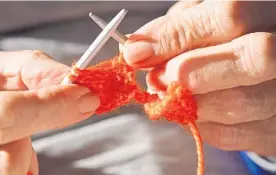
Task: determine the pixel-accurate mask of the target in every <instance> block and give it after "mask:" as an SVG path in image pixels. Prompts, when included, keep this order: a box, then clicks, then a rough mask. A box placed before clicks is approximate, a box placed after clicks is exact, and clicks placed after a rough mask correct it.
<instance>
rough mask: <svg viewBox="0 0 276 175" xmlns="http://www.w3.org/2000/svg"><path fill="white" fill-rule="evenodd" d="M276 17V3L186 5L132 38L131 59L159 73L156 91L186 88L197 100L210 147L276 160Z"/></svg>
mask: <svg viewBox="0 0 276 175" xmlns="http://www.w3.org/2000/svg"><path fill="white" fill-rule="evenodd" d="M273 16H276V3H275V2H262V1H259V2H254V1H251V2H249V1H247V2H246V1H204V2H200V1H197V2H195V1H193V2H187V1H186V2H179V3H177V5H175V6H174V7H172V8H171V9H170V10H169V12H168V13H167V14H166V15H165V16H162V17H160V18H158V19H155V20H153V21H151V22H149V23H148V24H146V25H145V26H143V27H142V28H140V29H139V30H138V31H136V32H135V33H134V34H133V35H131V36H130V37H129V41H128V42H127V43H126V45H125V46H124V56H125V59H126V61H127V63H128V64H130V65H132V66H134V67H137V68H143V69H144V68H152V67H154V69H151V71H149V73H148V76H147V82H148V86H149V87H150V89H153V90H155V91H163V90H164V88H165V87H166V86H167V85H168V84H169V83H171V82H173V81H180V82H181V83H182V85H183V86H185V87H188V88H189V89H190V90H191V91H192V92H194V93H195V94H196V98H197V100H198V103H199V112H198V115H199V120H198V122H199V129H200V131H201V134H202V137H203V139H204V140H205V141H206V142H208V143H210V144H212V145H214V146H217V147H219V148H221V149H225V150H249V151H254V152H256V153H259V154H263V155H275V154H276V149H275V145H276V127H275V126H276V108H275V105H276V90H275V89H276V80H275V78H276V69H275V67H276V36H275V35H274V34H273V33H272V32H273V31H274V30H275V26H276V18H273ZM160 72H161V74H160Z"/></svg>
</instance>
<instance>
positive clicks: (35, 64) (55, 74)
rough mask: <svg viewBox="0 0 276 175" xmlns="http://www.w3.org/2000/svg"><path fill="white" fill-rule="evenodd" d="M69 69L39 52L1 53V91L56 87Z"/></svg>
mask: <svg viewBox="0 0 276 175" xmlns="http://www.w3.org/2000/svg"><path fill="white" fill-rule="evenodd" d="M69 69H70V68H69V67H68V66H66V65H63V64H61V63H58V62H56V61H54V60H53V59H52V58H51V57H50V56H48V55H46V54H45V53H43V52H41V51H38V50H33V51H30V50H24V51H16V52H0V90H2V91H3V90H26V89H35V88H41V87H45V86H49V85H54V84H55V85H56V84H59V83H60V82H61V81H62V80H63V78H64V77H65V76H66V73H67V72H68V71H69Z"/></svg>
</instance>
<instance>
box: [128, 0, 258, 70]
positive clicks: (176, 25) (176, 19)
mask: <svg viewBox="0 0 276 175" xmlns="http://www.w3.org/2000/svg"><path fill="white" fill-rule="evenodd" d="M229 4H231V3H230V2H210V1H206V2H202V3H199V4H197V5H194V6H192V7H189V8H185V9H183V10H178V12H177V13H171V12H170V13H168V14H166V15H165V16H162V17H159V18H157V19H155V20H153V21H151V22H149V23H147V24H146V25H144V26H143V27H141V28H140V29H138V30H137V31H136V32H135V33H134V34H132V35H131V36H130V37H129V39H128V41H127V42H126V44H125V46H124V57H125V60H126V62H127V63H128V64H129V65H131V66H134V67H140V68H145V67H153V66H157V65H158V64H162V63H164V62H166V61H168V60H169V59H171V58H173V57H175V56H177V55H179V54H181V53H183V52H187V51H189V50H193V49H196V48H200V47H205V46H210V45H216V44H221V43H224V42H228V41H231V40H232V39H234V38H236V37H237V36H240V35H242V34H243V33H245V32H246V29H247V28H245V27H244V25H242V24H243V23H242V22H240V21H238V20H236V19H237V18H233V10H231V9H234V7H233V8H231V7H228V6H229ZM229 9H230V10H229ZM248 11H249V10H248ZM242 13H247V12H242ZM248 13H249V12H248ZM238 19H239V18H238ZM237 21H238V22H237ZM256 23H257V22H256Z"/></svg>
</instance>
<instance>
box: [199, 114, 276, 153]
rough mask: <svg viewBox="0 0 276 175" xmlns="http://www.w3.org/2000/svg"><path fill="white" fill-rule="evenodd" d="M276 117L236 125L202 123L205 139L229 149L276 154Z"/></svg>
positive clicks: (200, 126)
mask: <svg viewBox="0 0 276 175" xmlns="http://www.w3.org/2000/svg"><path fill="white" fill-rule="evenodd" d="M275 124H276V117H273V118H270V119H266V120H263V121H254V122H249V123H243V124H236V125H223V124H218V123H200V124H198V128H199V130H200V133H201V136H202V138H203V140H204V141H205V142H207V143H209V144H211V145H213V146H215V147H218V148H220V149H223V150H227V151H252V152H256V153H258V154H261V155H270V156H272V155H276V150H275V144H276V137H275V132H276V129H275Z"/></svg>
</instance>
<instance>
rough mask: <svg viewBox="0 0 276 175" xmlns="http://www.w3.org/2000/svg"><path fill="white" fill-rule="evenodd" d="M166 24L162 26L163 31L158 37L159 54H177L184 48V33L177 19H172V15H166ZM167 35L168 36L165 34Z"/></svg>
mask: <svg viewBox="0 0 276 175" xmlns="http://www.w3.org/2000/svg"><path fill="white" fill-rule="evenodd" d="M166 18H168V20H167V21H168V22H167V23H165V24H164V25H162V28H163V30H161V31H162V32H161V33H159V35H158V41H159V42H160V46H159V52H158V53H160V54H163V53H170V52H171V53H173V54H175V55H176V54H179V53H180V51H182V48H184V46H185V45H184V43H186V39H185V37H184V36H185V31H184V28H183V26H182V23H181V22H180V21H179V18H174V17H173V16H172V15H167V16H166ZM167 33H169V35H168V34H167Z"/></svg>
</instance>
